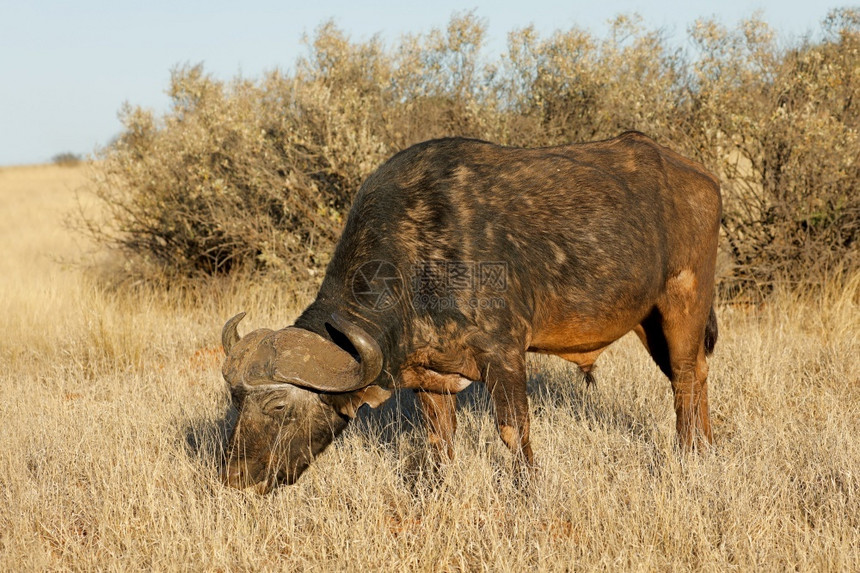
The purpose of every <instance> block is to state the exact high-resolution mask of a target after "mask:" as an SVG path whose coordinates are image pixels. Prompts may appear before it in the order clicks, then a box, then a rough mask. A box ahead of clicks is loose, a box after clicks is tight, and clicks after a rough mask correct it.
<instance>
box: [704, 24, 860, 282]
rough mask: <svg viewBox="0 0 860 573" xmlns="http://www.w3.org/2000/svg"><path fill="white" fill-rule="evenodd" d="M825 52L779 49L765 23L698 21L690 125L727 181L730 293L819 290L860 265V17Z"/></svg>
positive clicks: (809, 47)
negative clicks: (785, 283)
mask: <svg viewBox="0 0 860 573" xmlns="http://www.w3.org/2000/svg"><path fill="white" fill-rule="evenodd" d="M826 25H827V36H826V37H825V39H824V40H823V41H821V42H818V43H812V42H810V41H809V40H807V41H805V42H804V43H803V44H801V45H799V46H794V47H790V48H779V47H778V42H777V39H776V35H775V33H774V32H773V31H772V30H771V29H769V28H768V27H767V25H766V24H764V23H763V22H761V21H757V20H750V21H747V22H745V23H744V24H743V26H741V27H740V28H739V29H737V30H733V31H732V30H726V29H725V28H722V27H720V26H717V25H716V24H714V23H712V22H699V23H697V25H696V27H695V28H694V30H693V38H694V39H695V41H696V42H697V43H698V45H699V48H700V50H701V54H702V55H701V57H700V59H699V60H698V61H697V62H696V64H695V66H694V72H695V77H696V83H695V92H694V103H695V107H694V110H693V111H694V117H695V120H694V121H692V122H691V123H692V124H697V125H700V126H701V128H702V132H703V135H704V136H705V137H704V138H703V142H704V144H703V145H702V146H701V147H700V149H701V154H700V155H701V157H702V158H703V160H704V161H705V162H706V163H707V164H708V165H710V166H711V167H712V168H713V169H715V170H716V171H717V172H718V173H719V174H720V175H721V178H722V180H723V188H724V202H725V207H724V213H725V216H724V220H723V230H724V232H725V237H726V242H727V250H728V252H729V253H730V254H731V257H732V260H733V262H734V265H735V268H734V270H733V277H731V279H729V280H727V281H726V285H724V286H728V287H730V288H733V289H735V290H737V289H739V288H740V289H743V288H745V287H749V286H753V285H755V286H756V287H757V288H762V287H764V288H766V289H769V288H770V287H772V285H773V283H774V281H776V280H786V279H787V280H789V281H790V282H792V283H794V284H797V283H804V284H806V283H808V282H810V281H811V282H813V283H814V282H817V281H818V280H820V278H821V277H822V276H823V275H825V274H826V273H827V272H828V271H833V270H834V269H835V268H843V269H856V268H857V267H858V264H860V258H858V256H857V253H858V249H857V240H858V239H860V192H858V190H860V161H858V158H860V108H858V105H857V102H856V101H855V99H856V94H857V93H860V12H857V11H851V10H843V11H836V12H833V13H832V14H831V15H830V17H829V18H828V20H827V21H826Z"/></svg>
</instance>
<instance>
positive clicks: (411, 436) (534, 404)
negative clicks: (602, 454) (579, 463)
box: [183, 363, 662, 489]
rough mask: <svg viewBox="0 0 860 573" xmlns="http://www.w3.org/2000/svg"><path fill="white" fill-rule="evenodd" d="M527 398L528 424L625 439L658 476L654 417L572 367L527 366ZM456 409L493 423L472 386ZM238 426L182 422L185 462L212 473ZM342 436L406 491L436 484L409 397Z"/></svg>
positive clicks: (364, 417)
mask: <svg viewBox="0 0 860 573" xmlns="http://www.w3.org/2000/svg"><path fill="white" fill-rule="evenodd" d="M598 380H599V379H598ZM598 383H599V382H598ZM528 394H529V402H530V410H531V417H532V420H533V421H534V420H540V419H541V418H545V417H549V418H550V419H551V422H552V418H554V417H555V416H556V414H557V413H559V412H564V413H567V415H570V416H572V417H573V419H574V420H575V421H576V422H580V423H583V424H584V425H585V426H587V427H588V428H589V429H590V430H599V431H603V432H608V433H620V434H624V435H626V436H629V437H630V438H633V439H634V440H636V441H638V442H640V443H641V444H643V445H644V446H645V447H646V449H647V450H648V451H649V452H650V454H649V457H650V458H652V459H651V461H650V462H649V464H648V465H649V466H654V468H655V470H656V471H659V469H658V466H661V465H662V454H660V452H659V451H658V448H657V447H656V441H657V434H658V428H657V424H656V421H655V419H654V417H653V415H649V414H648V413H643V412H635V411H631V410H630V409H628V408H627V407H625V406H624V405H622V404H620V403H619V402H617V401H615V400H612V399H611V397H609V396H603V395H601V393H600V391H599V388H596V387H594V385H591V386H588V385H586V383H585V379H584V376H583V375H582V373H581V372H580V371H579V370H578V369H577V368H576V367H573V366H567V365H566V364H565V365H563V367H561V368H559V367H558V366H552V367H548V365H547V364H546V363H539V364H535V363H530V365H529V378H528ZM457 409H458V411H468V412H471V413H472V414H475V415H476V417H478V418H482V417H490V418H491V419H492V417H493V406H492V401H491V398H490V395H489V392H488V391H487V389H486V386H485V385H484V384H481V383H475V384H472V385H470V386H469V387H468V388H466V389H465V390H464V391H462V392H460V393H459V394H458V395H457ZM237 421H238V411H237V410H236V409H235V408H233V407H232V406H228V407H227V408H226V410H225V411H224V413H223V415H222V416H221V417H220V418H217V419H215V420H212V419H205V418H201V419H196V420H187V421H186V422H185V424H184V429H183V435H184V439H185V446H186V451H187V452H188V455H189V457H191V458H192V459H195V460H197V461H198V462H199V463H200V464H202V465H203V466H204V467H208V468H210V469H211V470H212V471H215V472H217V471H218V470H219V469H220V468H221V466H222V464H223V462H224V452H226V450H227V447H228V440H229V437H230V435H231V433H232V430H233V428H234V427H235V425H236V422H237ZM347 432H352V433H357V434H358V435H359V436H361V437H362V438H363V439H365V440H367V441H368V442H370V443H374V444H376V445H378V446H379V447H380V448H381V449H382V450H383V451H388V452H391V453H392V455H394V456H396V457H397V458H398V459H399V470H400V471H399V472H398V473H399V474H400V475H401V476H402V478H403V481H404V484H405V485H407V486H408V487H409V488H410V489H414V488H415V487H419V486H420V485H421V484H436V483H438V481H439V473H440V472H439V469H438V468H436V466H435V464H434V463H433V462H432V460H431V459H430V457H429V455H428V448H427V444H426V434H425V431H424V421H423V414H422V413H421V408H420V405H419V403H418V399H417V398H416V396H415V393H414V392H411V391H398V392H395V393H394V395H393V396H392V398H391V399H390V400H388V402H386V403H385V404H383V405H382V406H380V407H379V408H377V409H371V408H369V407H363V408H362V409H361V410H360V411H359V415H358V417H357V418H356V419H355V420H353V422H352V423H351V424H350V426H349V428H348V429H347ZM336 442H337V441H336ZM336 442H335V444H336ZM497 463H500V464H501V463H503V462H501V461H499V462H497Z"/></svg>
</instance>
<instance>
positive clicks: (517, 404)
mask: <svg viewBox="0 0 860 573" xmlns="http://www.w3.org/2000/svg"><path fill="white" fill-rule="evenodd" d="M505 358H506V359H505V360H504V361H500V360H496V361H492V362H490V363H489V364H487V366H486V367H485V369H484V370H485V373H484V375H485V378H484V380H485V382H486V384H487V389H488V390H489V391H490V396H491V398H492V401H493V407H494V409H495V413H496V425H497V427H498V430H499V436H501V438H502V441H503V442H504V443H505V445H506V446H507V447H508V448H509V449H510V450H511V453H513V455H514V465H515V469H516V470H517V472H518V473H520V474H523V473H524V470H529V471H532V470H533V469H534V454H533V453H532V446H531V442H530V441H529V403H528V397H527V396H526V366H525V355H524V354H523V353H522V352H516V353H514V352H509V353H507V354H506V355H505Z"/></svg>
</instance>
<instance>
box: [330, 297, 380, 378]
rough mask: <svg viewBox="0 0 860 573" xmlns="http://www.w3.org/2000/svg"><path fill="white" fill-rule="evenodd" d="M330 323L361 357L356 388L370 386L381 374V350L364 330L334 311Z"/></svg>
mask: <svg viewBox="0 0 860 573" xmlns="http://www.w3.org/2000/svg"><path fill="white" fill-rule="evenodd" d="M331 321H332V324H334V325H335V326H336V327H337V328H338V330H340V331H341V332H343V333H344V335H346V337H347V338H348V339H349V341H350V342H351V343H352V345H353V346H355V349H356V350H357V351H358V355H359V357H361V375H360V377H361V385H360V386H358V387H359V388H364V387H365V386H368V385H370V384H371V383H372V382H373V381H374V380H376V378H377V377H378V376H379V373H380V372H382V350H381V349H380V348H379V344H378V343H377V342H376V341H375V340H374V339H373V337H372V336H370V335H369V334H368V333H367V332H365V330H364V329H362V328H361V327H359V326H357V325H355V324H353V323H352V322H350V321H349V320H347V319H346V318H344V317H343V316H342V315H341V314H340V313H338V312H336V311H335V312H333V313H332V315H331Z"/></svg>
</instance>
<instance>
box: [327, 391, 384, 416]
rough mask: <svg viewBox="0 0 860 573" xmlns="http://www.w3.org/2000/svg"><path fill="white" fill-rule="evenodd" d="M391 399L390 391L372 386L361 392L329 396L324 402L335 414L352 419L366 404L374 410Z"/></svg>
mask: <svg viewBox="0 0 860 573" xmlns="http://www.w3.org/2000/svg"><path fill="white" fill-rule="evenodd" d="M390 397H391V391H390V390H386V389H385V388H383V387H382V386H377V385H376V384H372V385H370V386H368V387H366V388H362V389H361V390H356V391H355V392H350V393H348V394H330V395H329V396H327V397H326V401H327V402H328V403H329V404H330V405H331V407H332V408H334V409H335V411H336V412H338V413H339V414H342V415H344V416H347V417H348V418H350V419H352V418H355V416H356V414H357V413H358V409H359V408H361V407H362V406H363V405H365V404H367V405H368V406H370V407H371V408H376V407H378V406H379V405H380V404H382V403H383V402H385V401H386V400H388V399H389V398H390Z"/></svg>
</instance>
